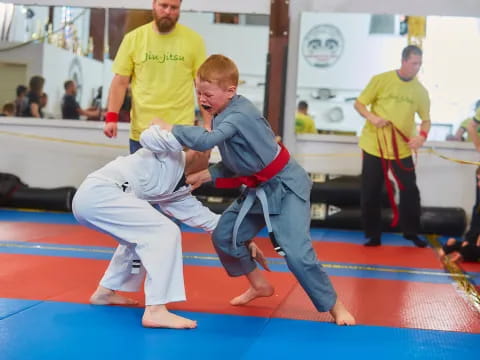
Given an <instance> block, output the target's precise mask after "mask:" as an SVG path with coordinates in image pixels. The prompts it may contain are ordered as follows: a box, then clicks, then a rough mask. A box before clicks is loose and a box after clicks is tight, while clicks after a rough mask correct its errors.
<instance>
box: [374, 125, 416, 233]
mask: <svg viewBox="0 0 480 360" xmlns="http://www.w3.org/2000/svg"><path fill="white" fill-rule="evenodd" d="M390 126H391V127H392V131H391V134H392V148H393V154H394V157H395V162H396V163H397V165H398V167H399V168H400V169H402V170H404V171H413V170H414V169H415V168H414V167H411V168H410V167H406V166H405V165H403V163H402V161H401V160H400V157H399V153H398V143H397V136H396V134H398V135H400V138H401V139H402V140H403V141H404V142H405V143H408V142H409V141H410V139H409V138H408V136H406V135H405V134H404V133H403V132H402V131H401V130H400V129H398V128H397V127H396V126H395V125H393V124H391V125H390ZM380 132H381V133H382V135H383V143H384V144H385V147H387V135H386V134H385V128H380V129H377V144H378V150H379V152H380V158H381V161H382V170H383V177H384V179H385V188H386V189H387V195H388V201H389V203H390V207H391V208H392V214H393V217H392V222H391V223H390V226H391V227H395V226H397V225H398V220H399V213H398V206H397V204H396V203H395V197H394V193H393V186H392V183H391V182H390V180H389V179H388V170H391V173H392V175H393V179H394V180H395V182H396V183H397V185H398V188H399V190H400V191H403V190H404V188H405V187H404V186H403V184H402V182H401V181H400V179H399V178H398V176H397V174H395V171H393V169H392V162H391V160H389V159H387V158H386V156H385V154H384V150H383V148H382V143H381V141H380V135H379V133H380Z"/></svg>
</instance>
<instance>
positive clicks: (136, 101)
mask: <svg viewBox="0 0 480 360" xmlns="http://www.w3.org/2000/svg"><path fill="white" fill-rule="evenodd" d="M180 4H181V0H153V3H152V7H153V9H152V13H153V19H154V21H152V22H150V23H148V24H145V25H143V26H140V27H138V28H137V29H135V30H133V31H131V32H129V33H128V34H126V35H125V37H124V39H123V41H122V44H121V45H120V48H119V50H118V53H117V55H116V56H115V61H114V63H113V72H114V73H115V76H114V78H113V80H112V83H111V86H110V93H109V96H108V112H107V113H106V115H105V127H104V134H105V135H106V136H108V137H115V136H116V135H117V121H118V112H119V111H120V107H121V106H122V103H123V100H124V97H125V93H126V91H127V87H128V85H129V83H130V82H131V89H132V109H131V113H130V117H131V124H130V152H131V153H134V152H135V151H136V150H138V149H139V148H140V147H141V145H140V143H139V141H138V140H139V137H140V134H141V132H142V131H143V130H145V129H146V128H147V127H148V126H149V125H150V123H151V121H152V120H153V119H154V118H161V119H163V120H165V121H167V122H169V123H171V124H182V125H193V123H194V118H195V113H194V111H195V99H194V79H195V74H196V72H197V69H198V68H199V67H200V65H201V64H202V63H203V61H204V60H205V58H206V49H205V43H204V41H203V39H202V37H201V36H200V35H199V34H197V33H196V32H195V31H193V30H191V29H190V28H188V27H186V26H184V25H181V24H178V23H177V21H178V18H179V16H180Z"/></svg>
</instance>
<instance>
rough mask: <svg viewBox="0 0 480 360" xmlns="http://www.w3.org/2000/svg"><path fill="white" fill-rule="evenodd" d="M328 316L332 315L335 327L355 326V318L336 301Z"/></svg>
mask: <svg viewBox="0 0 480 360" xmlns="http://www.w3.org/2000/svg"><path fill="white" fill-rule="evenodd" d="M330 314H332V316H333V318H334V319H335V323H336V324H337V325H355V318H354V317H353V315H352V314H350V312H349V311H348V310H347V308H346V307H345V305H343V303H342V302H341V301H340V300H338V299H337V302H336V303H335V305H333V308H332V309H331V310H330Z"/></svg>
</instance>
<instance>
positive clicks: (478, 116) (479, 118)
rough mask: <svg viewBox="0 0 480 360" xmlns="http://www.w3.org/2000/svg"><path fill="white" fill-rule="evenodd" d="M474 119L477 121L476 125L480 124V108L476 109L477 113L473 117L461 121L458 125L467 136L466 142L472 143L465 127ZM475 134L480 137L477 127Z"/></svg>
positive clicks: (479, 129)
mask: <svg viewBox="0 0 480 360" xmlns="http://www.w3.org/2000/svg"><path fill="white" fill-rule="evenodd" d="M474 118H475V119H476V120H477V121H476V122H477V123H480V108H478V109H477V112H476V113H475V115H474V116H473V117H469V118H466V119H465V120H463V121H462V123H461V124H460V127H461V128H462V129H464V130H465V133H466V134H467V140H466V141H472V137H471V136H470V133H469V132H468V129H467V126H468V123H469V122H471V121H472V120H474ZM477 134H478V135H480V127H477Z"/></svg>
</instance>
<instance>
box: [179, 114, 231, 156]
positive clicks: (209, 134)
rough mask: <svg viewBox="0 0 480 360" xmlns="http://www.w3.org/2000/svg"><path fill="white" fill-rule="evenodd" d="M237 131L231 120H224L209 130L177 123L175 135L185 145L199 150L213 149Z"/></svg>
mask: <svg viewBox="0 0 480 360" xmlns="http://www.w3.org/2000/svg"><path fill="white" fill-rule="evenodd" d="M236 132H237V128H236V127H235V126H234V125H233V124H232V122H231V121H225V120H224V121H222V122H221V123H220V124H219V125H218V126H217V127H215V129H214V130H212V131H208V130H206V129H204V128H202V127H200V126H186V125H175V126H174V127H173V129H172V133H173V135H174V136H175V137H176V138H177V140H178V142H179V143H180V144H182V145H183V146H186V147H188V148H190V149H193V150H197V151H205V150H209V149H212V148H213V147H215V146H216V145H218V144H220V143H222V142H224V141H226V140H228V139H230V138H231V137H232V136H234V135H235V133H236Z"/></svg>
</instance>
